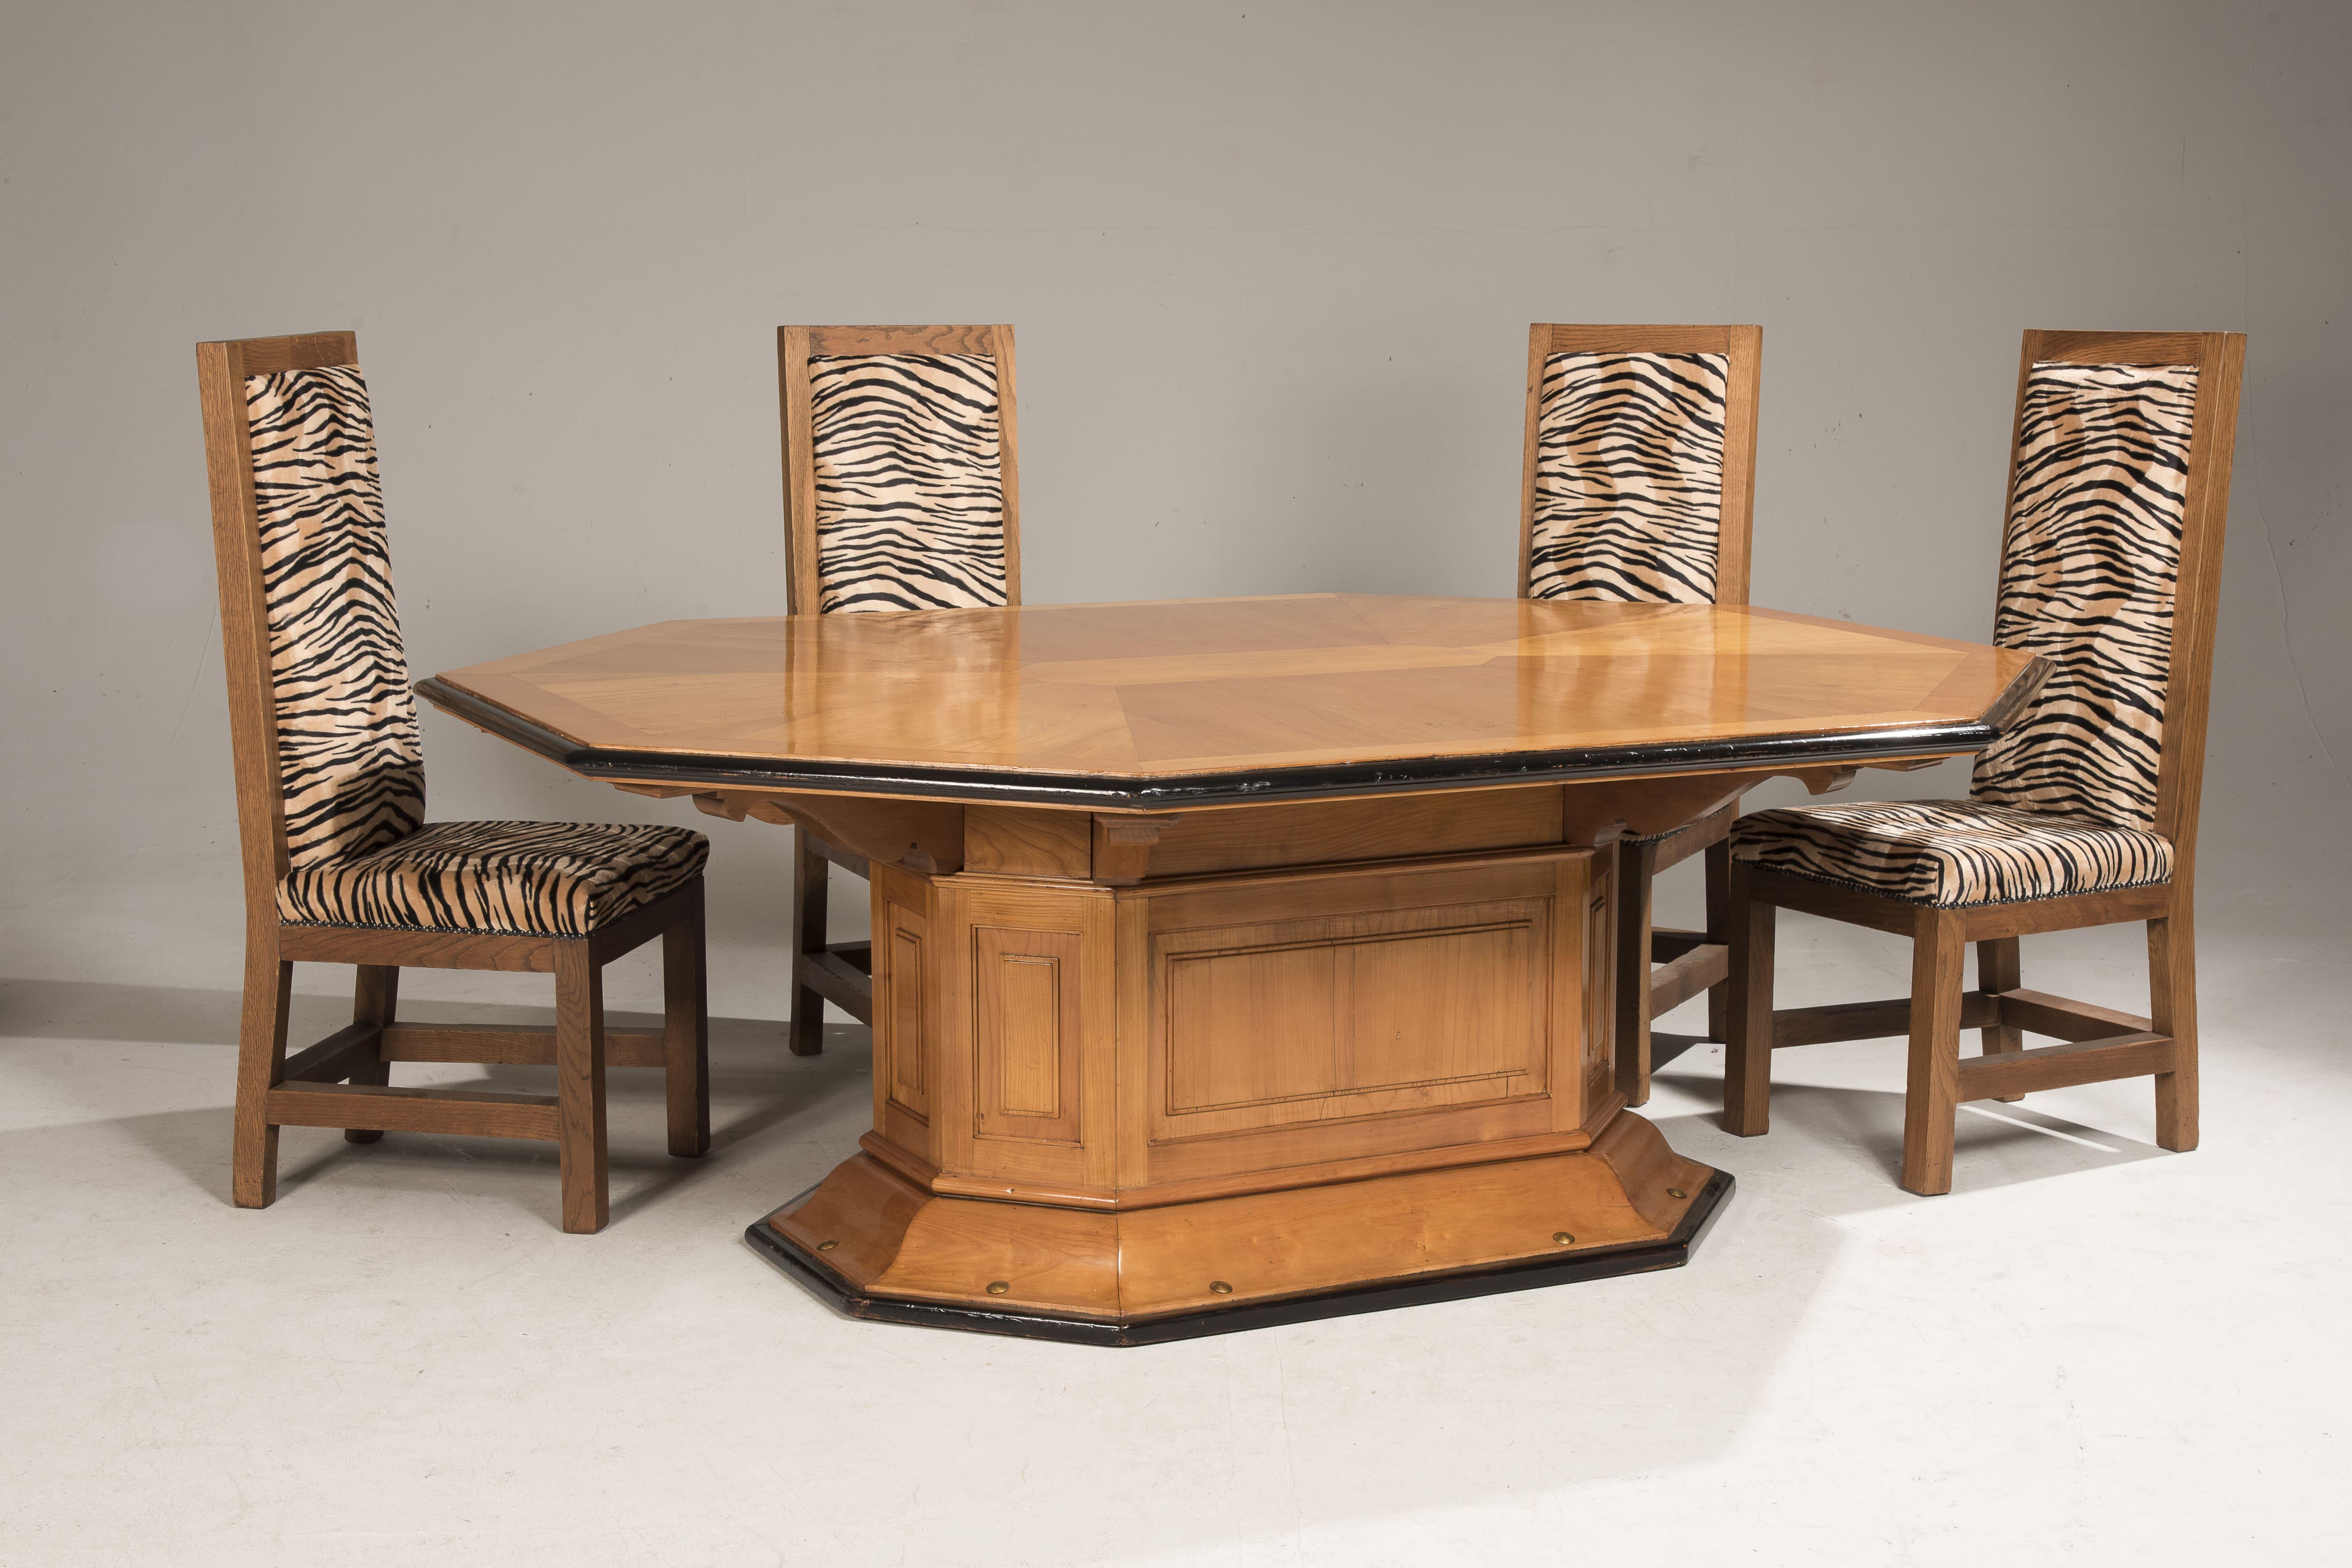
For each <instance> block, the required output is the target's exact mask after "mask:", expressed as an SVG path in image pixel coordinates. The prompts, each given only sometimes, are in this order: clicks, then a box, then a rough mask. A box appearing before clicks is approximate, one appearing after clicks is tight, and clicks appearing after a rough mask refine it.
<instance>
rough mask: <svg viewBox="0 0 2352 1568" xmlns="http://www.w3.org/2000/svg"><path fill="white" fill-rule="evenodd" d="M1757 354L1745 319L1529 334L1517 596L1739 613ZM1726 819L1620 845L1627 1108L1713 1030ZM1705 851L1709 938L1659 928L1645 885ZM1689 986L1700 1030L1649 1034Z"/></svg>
mask: <svg viewBox="0 0 2352 1568" xmlns="http://www.w3.org/2000/svg"><path fill="white" fill-rule="evenodd" d="M1763 353H1764V329H1763V328H1761V327H1753V326H1732V327H1677V326H1664V327H1611V326H1568V325H1551V324H1546V323H1542V322H1538V323H1537V324H1536V325H1535V326H1534V327H1532V328H1530V329H1528V424H1527V458H1526V465H1525V469H1524V475H1523V479H1522V481H1521V492H1520V493H1521V500H1520V526H1519V595H1520V596H1521V597H1522V598H1528V599H1587V600H1602V601H1612V602H1617V603H1633V604H1671V605H1704V604H1717V605H1744V604H1746V603H1747V602H1748V531H1749V522H1750V520H1751V517H1752V513H1753V500H1752V497H1753V492H1754V489H1755V480H1756V399H1757V384H1758V378H1759V372H1760V370H1761V368H1762V363H1763ZM1738 810H1739V807H1738V803H1737V802H1734V803H1733V804H1732V805H1727V806H1726V807H1724V808H1723V809H1722V810H1721V811H1718V812H1717V813H1715V814H1714V815H1712V816H1707V817H1705V818H1703V819H1701V820H1700V821H1698V822H1696V823H1693V824H1691V825H1690V826H1687V827H1684V828H1680V829H1678V830H1676V831H1675V832H1672V833H1667V834H1661V835H1657V836H1654V837H1627V838H1624V839H1621V840H1620V841H1619V843H1618V848H1617V889H1616V896H1615V899H1614V900H1613V901H1614V905H1615V909H1616V931H1615V952H1616V965H1615V975H1614V980H1613V989H1614V992H1615V1001H1614V1004H1613V1005H1614V1008H1615V1025H1614V1033H1615V1037H1616V1038H1615V1047H1616V1055H1617V1087H1618V1088H1619V1089H1621V1090H1622V1092H1623V1093H1624V1095H1625V1098H1626V1100H1627V1101H1628V1102H1629V1103H1631V1104H1633V1105H1642V1104H1644V1103H1646V1102H1647V1101H1648V1100H1649V1098H1650V1073H1651V1069H1652V1068H1654V1067H1659V1066H1664V1064H1665V1063H1666V1062H1668V1061H1671V1060H1673V1059H1674V1058H1675V1057H1676V1056H1678V1055H1680V1054H1681V1053H1682V1052H1683V1051H1685V1050H1687V1049H1689V1048H1690V1047H1692V1046H1693V1045H1696V1043H1698V1041H1699V1040H1701V1039H1720V1038H1722V1037H1723V994H1724V992H1723V987H1724V982H1725V979H1726V977H1727V974H1728V973H1729V949H1728V947H1727V945H1726V944H1727V936H1726V929H1727V928H1726V927H1725V925H1724V909H1725V901H1724V900H1725V892H1726V888H1727V879H1728V875H1729V873H1728V869H1727V861H1726V859H1725V858H1724V848H1723V846H1724V841H1725V838H1726V836H1727V834H1728V833H1729V832H1730V829H1731V822H1732V819H1733V817H1735V816H1738ZM1701 851H1705V852H1706V930H1705V931H1658V930H1654V929H1653V927H1652V925H1651V923H1650V910H1651V881H1652V879H1654V877H1655V876H1656V875H1657V873H1658V872H1660V871H1663V870H1664V869H1665V868H1668V867H1670V866H1674V865H1677V864H1679V863H1680V862H1682V861H1684V860H1686V859H1688V858H1690V857H1691V856H1693V855H1696V854H1698V853H1700V852H1701ZM1653 964H1656V965H1658V967H1657V968H1656V969H1653V968H1652V965H1653ZM1701 991H1705V992H1706V995H1707V1032H1706V1035H1704V1036H1679V1035H1664V1034H1660V1035H1657V1036H1655V1037H1654V1036H1653V1033H1652V1030H1651V1027H1650V1021H1651V1019H1652V1018H1654V1017H1655V1016H1658V1015H1659V1014H1662V1013H1665V1012H1668V1011H1670V1010H1672V1009H1673V1008H1675V1007H1677V1006H1679V1005H1682V1004H1683V1003H1684V1002H1686V1001H1688V1000H1689V999H1690V998H1691V997H1693V996H1696V995H1697V994H1699V993H1700V992H1701Z"/></svg>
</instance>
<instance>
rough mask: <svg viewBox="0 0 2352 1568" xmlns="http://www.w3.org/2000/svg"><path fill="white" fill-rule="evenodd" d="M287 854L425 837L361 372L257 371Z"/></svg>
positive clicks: (328, 854)
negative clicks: (418, 832) (417, 835)
mask: <svg viewBox="0 0 2352 1568" xmlns="http://www.w3.org/2000/svg"><path fill="white" fill-rule="evenodd" d="M245 401H246V417H247V428H248V430H249V431H250V433H251V436H252V441H253V478H254V501H255V510H256V511H257V514H258V517H259V521H260V525H261V578H262V596H263V599H264V602H265V605H266V606H267V613H268V623H269V668H270V679H271V682H272V685H273V688H274V697H275V707H276V710H277V717H278V782H279V784H280V786H281V788H282V790H283V792H284V795H285V801H286V849H287V857H288V859H289V862H290V863H291V864H292V865H295V866H310V865H317V864H320V863H321V862H324V861H327V860H331V859H334V858H337V857H340V856H345V855H355V854H364V853H366V852H368V851H370V850H373V849H377V848H381V847H383V846H384V845H387V844H391V843H394V842H396V841H398V840H400V839H402V838H404V837H407V836H408V835H410V834H412V833H414V832H415V831H416V826H417V824H418V823H419V822H421V821H423V820H424V816H425V762H424V750H423V746H422V744H421V742H420V741H419V739H418V736H417V730H416V707H415V700H414V699H413V698H412V697H411V696H410V695H409V690H408V660H407V658H406V656H405V654H404V652H403V650H402V647H401V641H400V616H399V612H398V610H397V609H396V607H395V606H394V602H393V594H392V564H391V560H390V557H389V556H388V555H387V554H386V552H385V548H384V525H383V489H382V487H381V486H380V484H379V483H378V481H377V478H376V465H375V425H374V420H373V416H371V414H370V412H369V409H368V395H367V384H366V383H365V382H364V381H362V379H361V377H360V373H359V369H358V367H357V366H355V365H330V366H321V367H320V368H318V369H313V370H289V371H278V372H276V373H273V374H267V375H256V376H248V377H247V379H246V384H245Z"/></svg>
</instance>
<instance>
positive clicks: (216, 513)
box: [196, 332, 359, 932]
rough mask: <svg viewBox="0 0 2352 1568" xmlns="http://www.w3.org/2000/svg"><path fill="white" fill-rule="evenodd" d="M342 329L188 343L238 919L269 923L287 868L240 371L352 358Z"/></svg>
mask: <svg viewBox="0 0 2352 1568" xmlns="http://www.w3.org/2000/svg"><path fill="white" fill-rule="evenodd" d="M357 363H359V340H358V337H357V336H356V335H355V334H353V333H351V332H303V333H299V334H297V335H295V336H293V337H284V338H245V339H241V340H235V341H230V342H211V343H198V344H197V345H196V383H197V391H198V395H199V397H200V399H201V402H202V405H203V408H204V420H205V471H206V473H207V474H208V476H209V477H210V479H211V488H212V507H213V555H214V560H215V563H217V565H218V567H219V571H218V573H217V574H216V575H217V576H218V579H219V583H220V601H221V647H222V662H223V664H224V665H225V666H226V672H227V677H228V712H229V744H230V752H231V755H232V757H233V759H234V762H235V766H236V826H237V841H238V845H239V847H240V848H241V850H242V853H243V860H244V867H245V904H246V920H247V926H248V928H253V927H255V926H256V925H257V924H258V925H261V926H266V927H267V928H268V930H269V931H273V932H274V931H276V929H277V926H278V882H279V881H280V880H281V879H284V877H285V875H286V871H287V848H286V797H285V792H284V789H283V787H282V781H281V780H280V778H279V776H278V709H277V695H276V688H275V683H274V681H273V679H272V678H271V671H270V660H269V610H268V602H267V599H266V597H265V593H264V587H263V582H262V569H261V521H260V515H259V506H258V501H257V497H256V494H255V488H254V472H253V432H252V427H251V426H250V425H249V424H247V405H246V396H245V383H246V378H247V376H253V375H266V374H271V373H274V372H278V371H289V370H315V369H319V368H320V367H322V366H329V365H335V366H341V365H356V364H357Z"/></svg>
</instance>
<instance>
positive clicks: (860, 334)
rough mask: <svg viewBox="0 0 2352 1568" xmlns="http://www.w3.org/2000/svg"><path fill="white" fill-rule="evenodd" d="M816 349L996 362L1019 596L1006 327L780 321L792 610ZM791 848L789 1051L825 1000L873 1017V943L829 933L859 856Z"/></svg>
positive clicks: (809, 496) (864, 1019)
mask: <svg viewBox="0 0 2352 1568" xmlns="http://www.w3.org/2000/svg"><path fill="white" fill-rule="evenodd" d="M820 354H986V355H988V356H989V357H990V358H992V359H993V360H994V361H995V362H996V402H997V430H998V443H999V450H1000V453H1001V457H1000V459H999V462H1000V466H1001V468H1002V472H1003V486H1004V602H1005V603H1006V604H1008V605H1017V604H1019V603H1020V602H1021V464H1020V458H1019V452H1020V433H1019V418H1018V412H1017V409H1016V407H1015V402H1016V399H1015V396H1014V390H1013V329H1012V327H1010V326H1009V325H1005V324H1003V323H1001V322H1000V323H997V324H995V325H990V326H961V327H956V326H934V327H778V328H777V329H776V374H777V383H778V386H779V391H780V396H779V399H778V409H779V412H780V415H781V416H782V426H783V431H782V434H783V455H784V537H785V542H786V545H787V555H788V558H789V571H790V576H791V584H790V595H791V597H790V603H791V606H792V613H793V615H795V616H814V615H818V614H821V613H822V612H821V610H820V609H819V603H820V600H821V598H822V593H821V589H822V586H823V584H822V580H821V575H820V573H819V571H818V566H817V538H816V462H815V440H816V436H815V427H814V419H813V412H812V406H811V402H812V400H811V397H810V393H809V369H808V367H809V359H810V357H811V356H812V355H820ZM794 839H795V842H794V845H793V1016H792V1024H791V1029H790V1034H789V1036H788V1038H789V1040H790V1042H791V1046H792V1051H793V1055H794V1056H799V1057H813V1056H815V1055H816V1054H817V1053H818V1052H820V1051H822V1050H823V1049H824V1004H825V1003H827V1002H831V1003H833V1004H834V1005H835V1006H837V1007H839V1008H840V1009H841V1010H842V1011H843V1012H845V1013H847V1014H848V1015H849V1016H851V1017H853V1018H856V1020H857V1021H858V1022H859V1023H861V1024H865V1025H866V1026H869V1027H870V1026H872V1025H873V1022H874V950H873V945H872V943H871V942H827V941H826V940H825V914H826V899H825V895H826V890H827V883H828V882H829V880H830V878H831V868H832V867H835V866H838V867H840V868H842V869H843V870H845V871H847V872H848V873H850V874H851V875H852V876H855V877H866V876H868V875H869V874H870V873H869V871H868V869H867V863H866V858H865V857H864V856H862V855H855V854H852V853H850V852H849V851H848V850H845V849H843V848H840V847H837V846H835V845H833V844H829V843H826V842H825V841H824V840H823V839H821V838H819V837H816V835H814V834H813V833H810V832H808V831H807V830H806V829H805V828H796V829H795V830H794Z"/></svg>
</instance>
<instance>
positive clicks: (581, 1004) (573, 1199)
mask: <svg viewBox="0 0 2352 1568" xmlns="http://www.w3.org/2000/svg"><path fill="white" fill-rule="evenodd" d="M555 1100H556V1110H555V1115H556V1130H555V1131H556V1137H555V1151H556V1161H557V1163H558V1164H559V1165H560V1166H561V1167H562V1181H563V1228H564V1229H565V1230H567V1231H570V1232H572V1234H574V1235H581V1236H588V1235H593V1234H594V1233H595V1232H597V1231H600V1230H602V1229H604V1222H605V1221H606V1220H608V1219H610V1218H611V1217H612V1194H611V1184H610V1182H609V1180H608V1175H607V1168H606V1164H605V1149H604V970H603V969H601V968H599V967H598V966H597V965H596V963H594V962H593V960H591V959H590V957H589V956H588V943H587V942H585V941H579V942H559V943H557V944H556V949H555Z"/></svg>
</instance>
